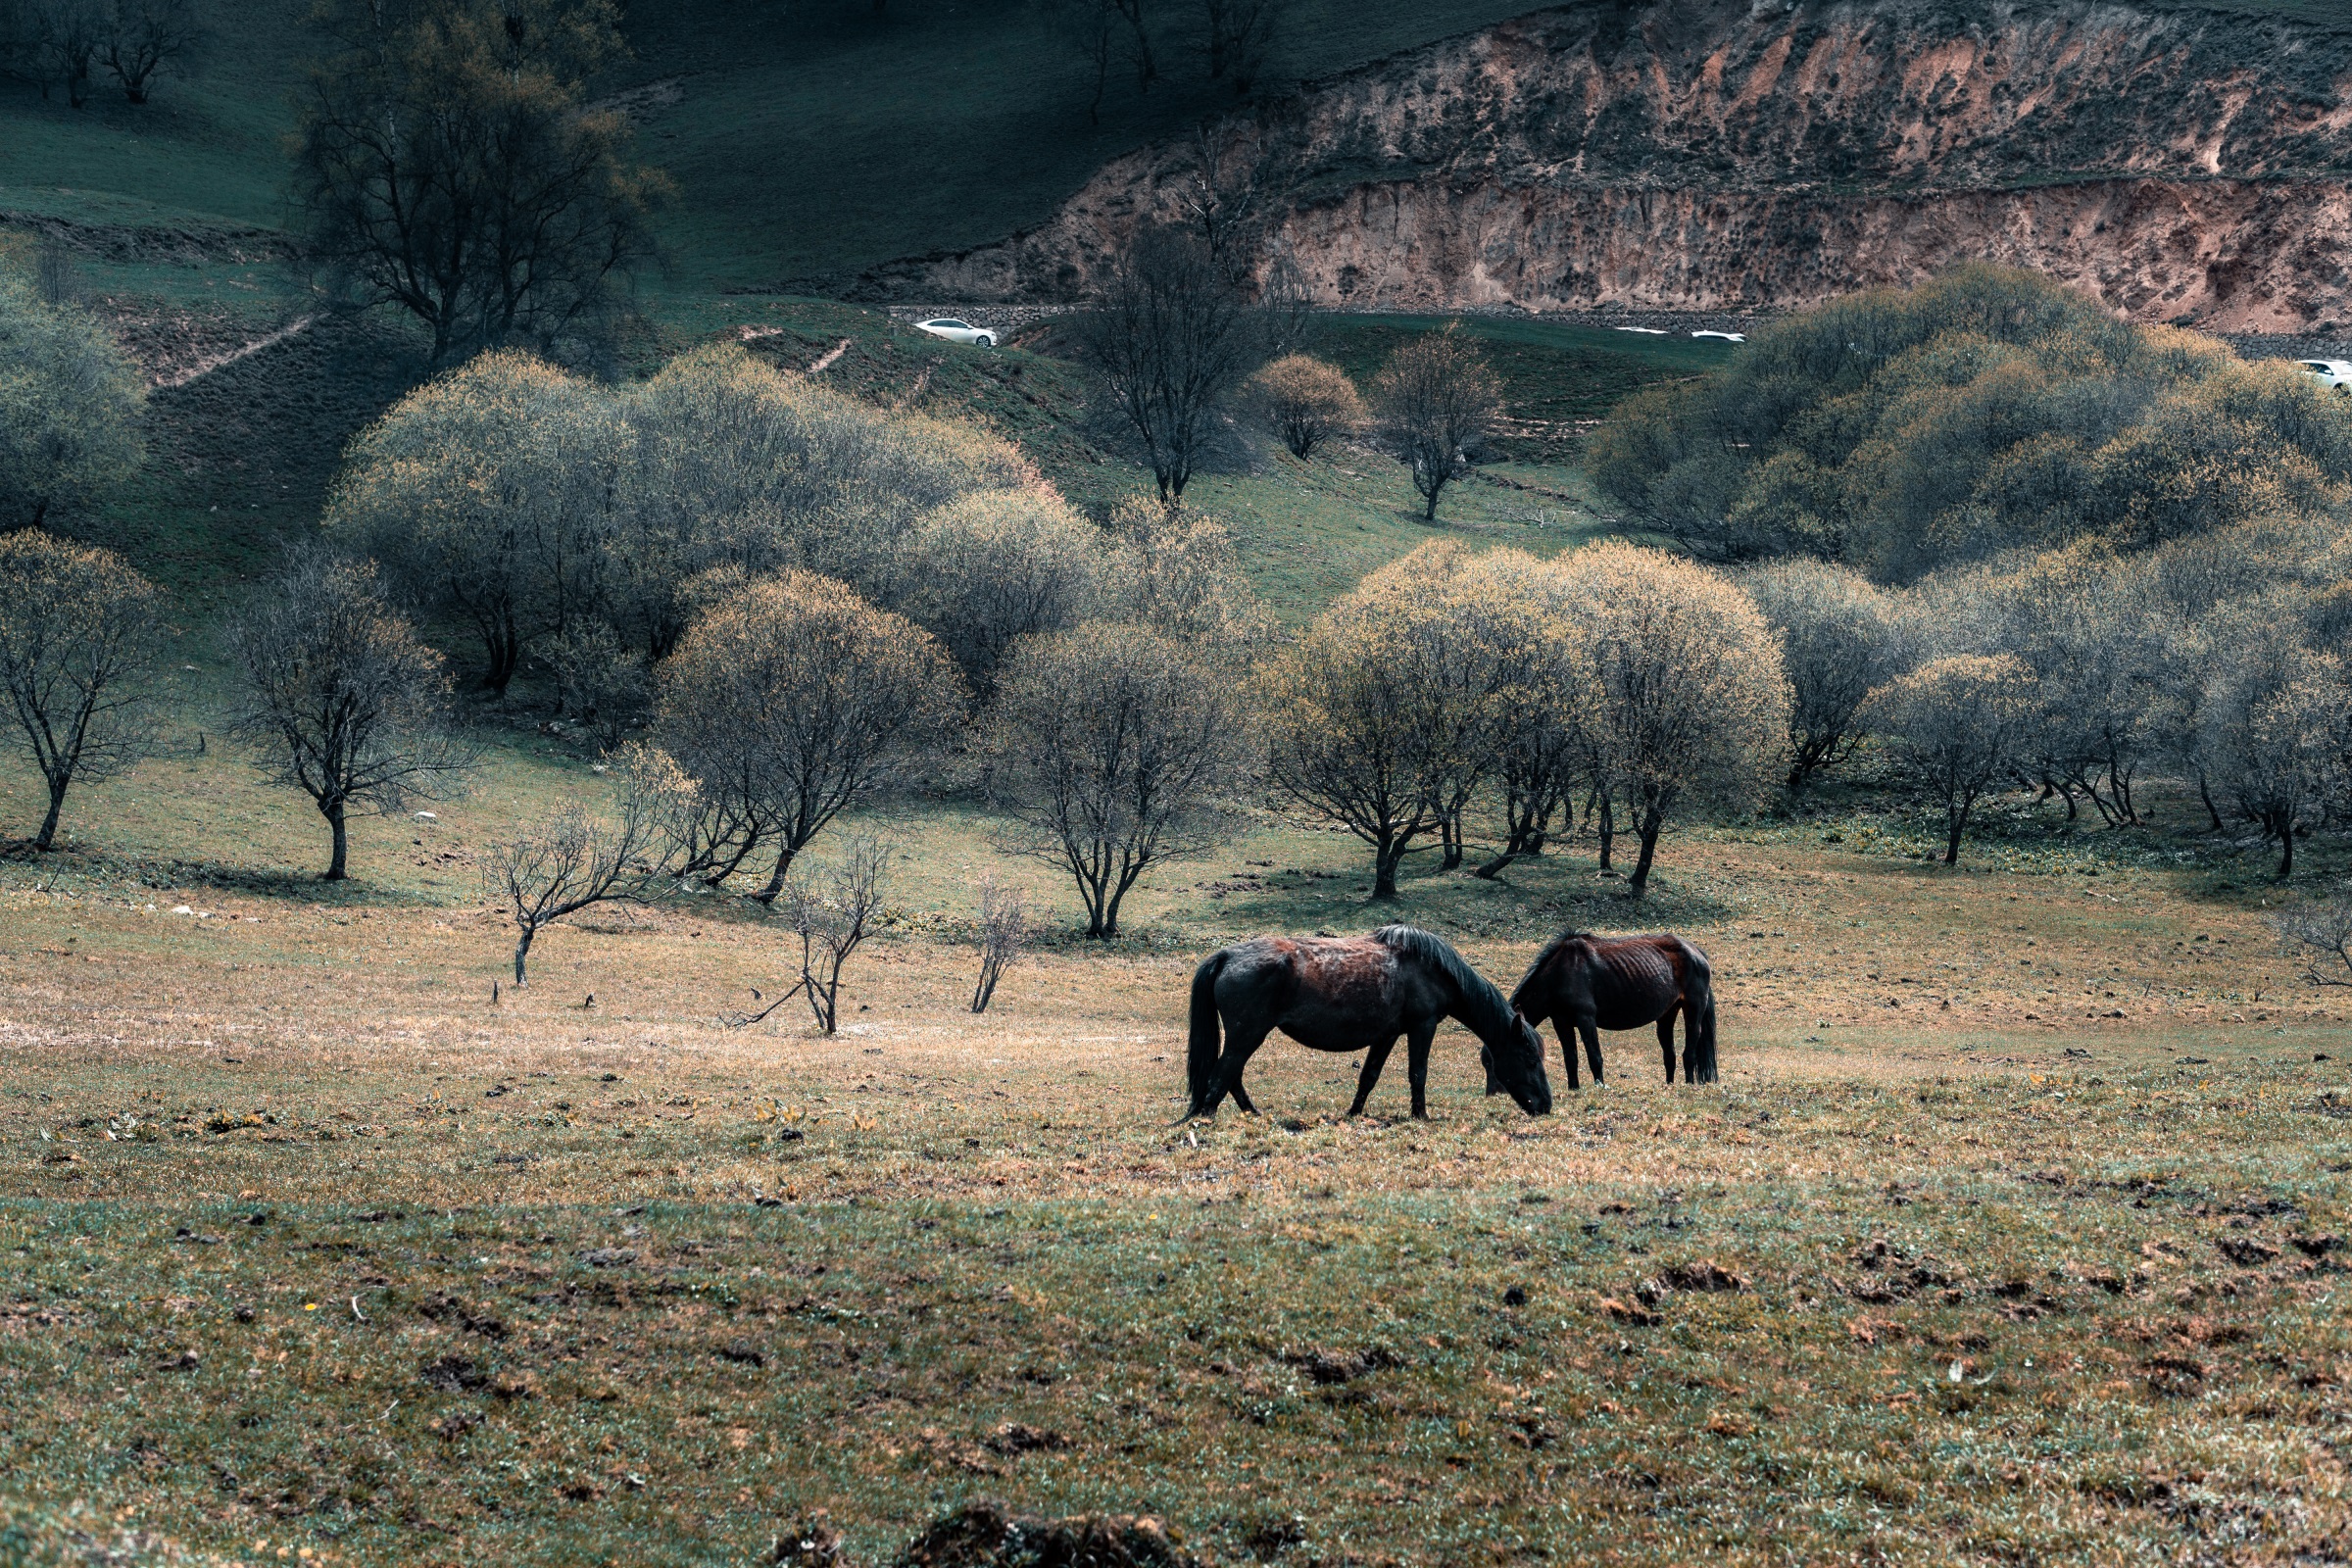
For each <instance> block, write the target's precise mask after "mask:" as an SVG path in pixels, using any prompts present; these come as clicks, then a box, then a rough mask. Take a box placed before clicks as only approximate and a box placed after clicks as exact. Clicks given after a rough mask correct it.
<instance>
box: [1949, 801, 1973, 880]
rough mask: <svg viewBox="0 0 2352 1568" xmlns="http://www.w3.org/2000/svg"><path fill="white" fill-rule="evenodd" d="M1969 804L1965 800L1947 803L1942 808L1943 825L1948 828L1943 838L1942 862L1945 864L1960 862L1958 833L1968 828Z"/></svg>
mask: <svg viewBox="0 0 2352 1568" xmlns="http://www.w3.org/2000/svg"><path fill="white" fill-rule="evenodd" d="M1970 804H1971V803H1969V802H1966V801H1962V802H1957V803H1949V804H1946V805H1945V807H1944V809H1943V820H1944V826H1945V827H1946V829H1947V830H1948V831H1947V832H1946V833H1945V835H1944V840H1943V863H1944V864H1946V865H1958V864H1959V863H1960V835H1961V834H1962V833H1963V832H1965V831H1966V830H1967V828H1968V808H1969V805H1970Z"/></svg>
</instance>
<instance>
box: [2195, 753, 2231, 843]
mask: <svg viewBox="0 0 2352 1568" xmlns="http://www.w3.org/2000/svg"><path fill="white" fill-rule="evenodd" d="M2197 799H2198V800H2200V801H2203V802H2204V803H2205V814H2206V815H2207V816H2209V817H2211V818H2212V819H2213V830H2214V831H2215V832H2216V833H2221V832H2225V831H2227V828H2226V826H2225V824H2224V823H2223V821H2222V813H2221V809H2220V808H2218V807H2216V806H2215V805H2214V804H2213V786H2212V785H2211V784H2209V783H2207V782H2206V780H2205V770H2204V769H2203V768H2201V767H2200V768H2198V769H2197Z"/></svg>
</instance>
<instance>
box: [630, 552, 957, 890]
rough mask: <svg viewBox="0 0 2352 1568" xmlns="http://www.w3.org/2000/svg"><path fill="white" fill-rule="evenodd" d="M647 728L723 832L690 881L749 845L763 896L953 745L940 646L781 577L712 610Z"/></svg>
mask: <svg viewBox="0 0 2352 1568" xmlns="http://www.w3.org/2000/svg"><path fill="white" fill-rule="evenodd" d="M658 675H659V678H660V682H661V696H660V699H659V707H658V709H657V711H656V728H657V730H658V732H659V733H660V735H661V736H662V740H663V742H664V744H666V746H667V747H668V749H669V751H670V752H671V754H672V755H673V756H675V757H676V758H677V759H678V760H679V762H680V763H681V764H682V765H683V766H684V767H685V768H686V770H687V771H688V772H689V773H691V774H693V775H694V777H695V778H696V779H697V780H699V781H700V783H701V786H702V793H703V797H704V800H705V803H706V810H707V811H708V812H710V813H713V814H715V815H716V816H718V817H720V818H723V819H724V820H725V821H726V822H727V823H729V824H730V825H729V826H728V827H727V828H726V830H725V831H724V832H723V833H722V834H720V835H718V838H719V842H718V843H717V844H715V845H714V844H712V843H711V834H710V833H709V831H708V830H707V829H706V830H705V831H704V832H703V833H702V834H701V836H700V837H701V843H700V844H699V845H698V850H699V852H700V853H699V854H698V856H697V859H698V860H699V861H700V862H701V863H699V864H697V865H695V866H693V867H692V869H696V870H702V871H705V872H706V873H708V872H710V871H712V870H715V871H716V873H717V876H718V877H719V878H721V879H723V877H724V876H725V875H726V873H727V872H728V871H730V870H732V869H733V868H734V867H736V866H738V865H740V864H742V862H743V860H744V859H745V858H747V857H748V856H749V855H750V854H751V853H752V852H753V851H754V850H755V849H757V848H758V847H759V846H760V844H761V843H762V842H772V843H773V844H774V845H775V846H776V859H775V865H774V868H773V870H772V871H771V873H770V874H769V876H768V880H767V884H766V886H765V887H763V888H762V889H760V892H759V893H758V894H756V895H755V897H757V898H759V899H760V900H762V901H763V902H764V901H768V900H772V899H774V898H775V896H776V895H777V894H778V893H779V892H781V891H782V890H783V887H784V882H785V878H786V877H787V875H788V874H789V873H790V872H791V870H792V861H793V858H794V857H795V856H797V855H799V854H800V852H801V851H802V850H803V849H804V848H805V847H807V845H808V843H809V840H810V839H813V838H814V837H815V836H816V835H817V834H818V833H819V832H821V831H822V830H823V829H824V827H825V825H826V824H827V823H829V822H831V821H832V820H833V819H834V817H836V816H838V815H839V814H840V813H841V812H842V811H843V810H845V809H848V808H849V807H850V806H852V805H854V804H856V803H857V802H858V801H859V800H862V799H864V798H866V797H868V796H870V795H872V794H873V793H874V792H875V791H877V790H879V789H881V788H883V787H884V786H886V785H888V784H890V783H892V782H894V781H897V780H899V779H901V778H903V777H905V776H906V773H907V770H908V769H909V768H911V767H912V766H914V765H915V764H916V763H918V762H919V761H920V760H922V759H923V758H924V757H925V756H926V755H927V754H928V753H929V752H930V751H931V750H932V749H933V748H934V747H936V746H937V745H939V743H940V742H941V741H942V740H943V739H944V738H945V737H946V736H947V735H948V734H949V733H950V732H951V731H952V729H953V727H954V725H955V724H956V721H957V720H958V719H959V718H960V716H961V715H962V711H963V707H964V689H963V682H962V681H961V679H960V678H959V677H958V676H957V675H956V666H955V663H954V662H953V661H952V660H950V659H949V657H948V654H947V651H946V650H945V649H944V648H942V647H941V646H940V644H939V640H938V639H937V638H935V637H933V636H932V635H931V634H930V633H929V632H927V631H925V630H923V629H922V628H921V627H920V626H917V625H915V624H914V623H913V622H912V621H910V620H908V619H907V618H906V617H905V616H903V615H899V614H894V613H891V612H889V611H887V610H880V609H877V608H875V607H874V606H873V605H871V604H869V603H867V602H866V601H865V600H864V599H863V598H861V597H859V596H858V592H857V591H856V590H855V589H853V588H851V587H850V586H849V585H848V584H847V583H843V582H837V581H835V580H833V579H831V578H828V577H819V576H816V575H814V574H812V573H809V572H803V571H787V572H783V573H780V574H778V575H776V576H773V577H767V578H761V579H760V580H757V581H755V582H752V583H750V584H749V585H747V586H745V587H744V588H742V589H740V590H738V591H737V592H735V593H733V594H731V595H729V596H728V597H726V598H725V599H723V600H721V601H720V602H719V603H717V604H716V605H714V606H712V607H711V610H710V611H708V612H707V613H705V614H704V615H703V616H702V617H701V618H700V619H698V620H697V621H695V623H694V624H693V625H692V626H691V627H690V628H689V629H688V630H687V633H686V636H685V638H684V639H683V640H682V641H681V642H680V643H679V644H678V648H677V651H676V652H675V653H673V654H671V655H670V656H669V658H668V659H666V660H664V661H662V665H661V667H660V669H659V671H658Z"/></svg>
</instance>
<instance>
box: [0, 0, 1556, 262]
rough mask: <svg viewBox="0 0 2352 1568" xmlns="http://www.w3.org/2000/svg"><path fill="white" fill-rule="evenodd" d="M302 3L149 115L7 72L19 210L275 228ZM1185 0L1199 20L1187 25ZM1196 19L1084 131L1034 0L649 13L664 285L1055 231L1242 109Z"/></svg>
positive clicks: (1356, 11)
mask: <svg viewBox="0 0 2352 1568" xmlns="http://www.w3.org/2000/svg"><path fill="white" fill-rule="evenodd" d="M309 9H310V8H309V6H308V5H307V3H305V0H252V3H250V4H247V3H240V4H238V5H237V6H236V7H235V8H234V10H233V12H228V13H224V16H225V17H230V18H233V20H224V21H223V23H222V25H220V26H219V27H218V29H217V31H216V35H215V37H214V39H213V41H212V45H211V47H210V49H209V51H208V53H207V55H206V57H205V59H204V60H203V61H202V62H201V64H200V67H199V69H198V71H197V72H196V73H194V74H193V75H191V76H190V77H188V78H187V79H184V80H172V81H169V82H167V83H166V84H165V85H164V86H163V87H162V88H161V89H160V91H159V92H158V94H157V96H156V99H155V101H154V102H153V103H152V104H149V105H147V106H145V107H143V108H142V107H136V106H132V105H128V104H125V103H123V102H122V101H121V98H120V94H113V93H108V92H105V91H101V92H100V93H99V94H98V95H97V96H96V97H94V98H93V99H92V100H91V102H90V104H89V105H88V106H87V107H86V108H84V109H81V110H78V111H76V110H73V109H71V108H69V107H67V105H66V102H65V99H64V95H63V93H62V92H61V93H58V94H56V95H55V96H54V97H53V98H51V99H47V100H44V99H43V98H42V97H41V95H40V93H39V92H38V90H37V89H35V88H33V87H31V86H29V85H27V84H25V83H20V82H13V81H0V211H39V212H43V213H49V214H54V215H56V216H61V217H68V218H74V219H79V220H82V221H104V222H150V223H175V224H203V223H212V224H237V225H256V224H258V225H266V226H274V225H281V224H283V223H284V222H285V221H287V213H286V209H285V205H284V203H285V194H284V175H283V170H284V148H283V137H284V136H285V134H286V132H287V130H288V129H289V127H290V125H291V123H292V94H293V92H294V90H295V88H296V87H297V86H298V84H299V83H300V80H301V75H302V65H303V61H304V59H305V57H306V56H307V55H308V53H309V52H310V51H311V49H312V44H311V42H310V36H309V34H308V32H307V30H306V28H305V27H304V25H303V18H304V17H305V16H306V15H307V13H308V11H309ZM1524 9H1525V7H1524V6H1522V5H1515V4H1512V3H1510V0H1440V3H1436V4H1428V3H1414V0H1357V3H1344V0H1299V4H1297V5H1295V6H1294V7H1293V8H1292V9H1291V12H1290V14H1289V16H1288V17H1287V18H1286V23H1285V30H1284V33H1283V35H1282V36H1281V38H1280V39H1279V40H1278V41H1277V43H1276V45H1275V47H1274V50H1273V52H1272V57H1271V61H1270V64H1269V68H1268V71H1267V73H1266V76H1265V80H1266V81H1267V82H1268V83H1277V82H1280V81H1283V80H1287V79H1295V78H1297V77H1299V76H1304V75H1316V74H1322V73H1329V72H1334V71H1340V70H1345V69H1347V68H1348V67H1349V66H1353V65H1357V64H1360V63H1362V62H1364V61H1367V60H1371V59H1375V58H1378V57H1379V56H1381V55H1385V54H1388V53H1392V52H1394V51H1396V50H1398V49H1402V48H1406V47H1409V46H1411V45H1414V44H1419V43H1424V42H1428V41H1429V40H1431V39H1435V38H1439V37H1443V36H1446V35H1447V34H1449V33H1453V32H1458V31H1461V30H1464V29H1466V28H1470V27H1475V26H1480V25H1486V24H1488V23H1492V22H1495V21H1499V20H1501V19H1503V18H1506V17H1509V16H1511V15H1513V14H1515V13H1516V12H1518V11H1520V10H1524ZM1189 15H1190V14H1189V12H1187V13H1186V16H1187V17H1188V18H1189ZM1189 26H1190V24H1189V21H1188V22H1186V23H1184V24H1179V25H1170V26H1168V27H1167V28H1166V29H1165V34H1166V35H1165V36H1164V38H1163V39H1162V40H1161V46H1160V55H1161V59H1162V61H1163V65H1164V68H1165V75H1164V76H1163V78H1162V79H1161V80H1160V81H1159V82H1158V83H1156V84H1155V85H1154V86H1153V87H1152V89H1151V91H1150V92H1149V93H1147V94H1143V95H1138V94H1137V93H1136V92H1135V90H1134V88H1133V84H1132V81H1114V83H1113V84H1112V87H1111V90H1110V92H1109V94H1108V95H1107V97H1106V100H1105V105H1104V112H1103V121H1102V123H1101V124H1100V125H1092V126H1090V125H1089V124H1088V123H1087V121H1086V112H1085V111H1086V98H1087V91H1088V89H1087V82H1086V73H1085V72H1084V71H1083V69H1082V68H1081V67H1080V65H1079V64H1078V62H1077V61H1076V60H1075V58H1074V57H1071V56H1069V55H1068V54H1066V53H1065V52H1064V51H1063V50H1062V49H1061V48H1060V47H1059V45H1058V44H1057V43H1056V42H1055V40H1054V37H1053V35H1052V34H1051V33H1050V32H1049V31H1048V30H1047V28H1046V25H1045V24H1044V22H1043V20H1042V18H1041V16H1040V14H1039V13H1038V12H1037V11H1036V10H1035V9H1034V8H1032V7H1030V6H1027V5H1024V4H1022V3H1020V0H980V3H978V4H974V3H973V0H954V3H950V0H897V3H896V4H893V5H892V6H890V7H889V9H888V11H887V13H886V14H884V15H881V16H876V15H875V14H874V10H873V8H872V7H870V6H868V5H866V4H863V3H855V4H844V3H834V4H831V5H824V6H809V7H803V6H790V7H786V6H766V5H753V4H750V3H737V0H700V3H697V4H689V5H666V6H658V5H639V6H637V7H634V8H632V13H631V15H630V16H629V18H628V20H627V23H626V30H627V34H628V38H629V42H630V44H631V46H632V48H633V50H634V53H635V58H634V59H633V60H632V61H630V62H629V63H628V64H627V66H626V67H625V68H622V69H620V70H617V71H615V72H614V73H613V75H612V78H611V79H610V80H609V81H608V82H606V83H604V84H602V85H603V87H604V88H605V89H606V90H608V91H610V92H613V93H623V92H632V89H635V90H636V91H634V92H633V93H632V96H631V98H630V100H629V102H630V103H631V106H632V113H633V114H635V116H636V118H637V119H638V122H639V124H640V129H641V133H642V137H643V145H642V151H643V154H644V156H645V157H646V158H647V159H648V160H650V161H651V162H654V163H656V164H659V165H661V166H662V167H663V168H665V169H667V170H668V171H669V172H670V173H671V174H672V175H673V176H674V177H675V178H676V180H677V181H678V186H679V194H680V198H681V199H680V201H679V202H678V204H677V207H676V209H675V210H674V212H673V213H672V215H671V217H670V220H669V223H668V229H667V238H668V240H669V242H670V246H671V268H670V270H669V271H668V273H667V274H666V276H664V277H663V278H662V279H660V280H658V281H657V282H656V284H655V290H656V292H657V293H672V292H681V291H682V292H687V293H699V292H705V291H709V290H712V289H726V288H744V287H765V286H772V285H775V284H777V283H779V282H783V281H786V280H791V279H818V280H823V279H829V278H836V277H840V276H843V275H847V274H848V273H852V272H855V271H856V270H858V269H859V268H862V267H865V266H868V265H870V264H872V263H874V262H878V261H883V260H886V259H888V258H890V257H894V256H902V255H907V254H912V253H919V252H923V251H927V250H931V249H934V248H938V247H943V246H944V247H953V246H959V245H968V244H976V243H979V242H981V241H984V240H989V239H994V238H997V237H999V236H1001V235H1003V234H1005V233H1006V232H1008V231H1010V230H1013V229H1016V228H1020V227H1023V226H1026V225H1028V224H1031V223H1035V222H1037V221H1041V220H1042V219H1044V218H1045V217H1046V216H1047V214H1049V213H1050V212H1051V211H1052V210H1053V208H1054V205H1055V204H1056V203H1057V202H1058V201H1059V200H1060V199H1061V198H1062V197H1063V196H1065V195H1067V194H1068V193H1069V192H1070V191H1071V190H1073V189H1075V188H1076V187H1077V185H1078V184H1079V183H1080V181H1082V180H1083V179H1084V178H1085V177H1086V175H1087V174H1088V173H1089V172H1091V171H1092V170H1093V169H1094V168H1095V167H1096V166H1097V165H1098V164H1100V163H1101V162H1102V161H1103V159H1105V158H1107V157H1110V156H1112V155H1114V154H1116V153H1119V152H1122V151H1124V150H1126V149H1127V148H1130V147H1133V146H1135V145H1137V144H1139V143H1141V142H1144V141H1148V140H1150V139H1152V138H1153V137H1156V136H1160V135H1164V134H1166V133H1168V132H1170V131H1172V130H1175V129H1177V128H1180V127H1182V126H1183V125H1185V124H1187V123H1191V122H1192V121H1194V120H1196V119H1198V118H1199V117H1201V115H1203V114H1206V113H1210V112H1212V111H1213V110H1215V109H1217V108H1219V107H1221V106H1223V105H1224V104H1226V103H1228V102H1230V101H1231V93H1230V90H1229V89H1227V88H1224V87H1222V86H1219V85H1217V84H1213V83H1211V82H1209V81H1208V80H1207V79H1206V76H1205V73H1204V70H1203V68H1202V67H1201V64H1200V63H1199V61H1200V47H1199V43H1198V40H1197V39H1195V38H1194V37H1192V36H1191V34H1190V31H1189Z"/></svg>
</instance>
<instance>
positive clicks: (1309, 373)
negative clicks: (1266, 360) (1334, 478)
mask: <svg viewBox="0 0 2352 1568" xmlns="http://www.w3.org/2000/svg"><path fill="white" fill-rule="evenodd" d="M1243 391H1244V392H1245V393H1246V394H1247V395H1248V397H1249V400H1250V405H1251V406H1252V407H1254V408H1255V409H1256V410H1257V413H1258V416H1259V417H1261V418H1263V419H1264V420H1265V421H1266V424H1267V425H1268V427H1269V428H1271V429H1272V430H1273V432H1274V433H1275V434H1276V435H1278V436H1280V437H1282V442H1283V445H1285V446H1287V447H1289V448H1290V449H1291V452H1292V455H1293V456H1295V457H1300V458H1304V457H1309V456H1311V455H1312V454H1313V453H1314V450H1315V448H1317V447H1319V446H1321V445H1322V444H1323V443H1324V442H1325V441H1327V440H1329V439H1330V438H1331V437H1333V436H1335V435H1341V434H1344V433H1346V432H1347V431H1349V430H1352V429H1355V428H1356V427H1357V426H1359V425H1361V424H1362V423H1363V422H1364V420H1365V418H1366V414H1365V411H1364V400H1363V398H1362V396H1361V395H1360V394H1359V393H1357V391H1356V390H1355V383H1354V382H1353V381H1350V380H1349V379H1348V372H1347V371H1345V370H1343V369H1341V368H1339V367H1338V366H1336V365H1333V364H1331V363H1329V362H1328V361H1324V360H1318V359H1315V358H1314V357H1313V356H1311V355H1306V354H1286V355H1284V356H1283V357H1282V358H1281V359H1279V360H1276V361H1274V362H1273V363H1272V364H1271V365H1267V366H1263V367H1261V368H1259V369H1258V371H1257V373H1256V374H1255V375H1252V376H1251V377H1250V379H1249V381H1248V382H1247V383H1246V384H1245V386H1244V387H1243Z"/></svg>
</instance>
